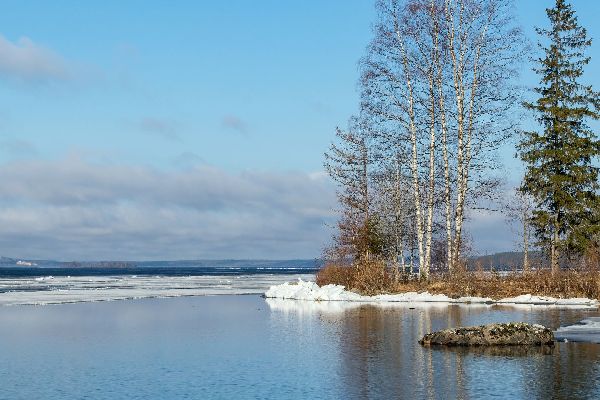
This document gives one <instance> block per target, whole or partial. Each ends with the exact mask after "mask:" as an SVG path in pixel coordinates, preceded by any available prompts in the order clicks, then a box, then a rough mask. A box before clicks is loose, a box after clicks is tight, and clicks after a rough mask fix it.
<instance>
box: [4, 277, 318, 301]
mask: <svg viewBox="0 0 600 400" xmlns="http://www.w3.org/2000/svg"><path fill="white" fill-rule="evenodd" d="M297 276H298V275H291V274H290V275H277V274H256V275H240V276H236V277H235V278H236V279H232V277H231V276H226V275H223V276H210V275H203V276H144V275H119V276H74V277H70V276H65V277H61V276H55V277H52V276H45V277H31V278H0V305H45V304H61V303H79V302H88V301H109V300H125V299H139V298H152V297H180V296H208V295H221V294H262V293H264V291H265V290H266V289H267V288H268V287H269V286H272V285H277V284H280V283H282V282H285V281H289V280H291V279H294V278H296V277H297ZM312 277H313V275H308V274H307V275H302V278H303V279H311V278H312Z"/></svg>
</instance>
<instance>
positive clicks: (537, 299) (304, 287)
mask: <svg viewBox="0 0 600 400" xmlns="http://www.w3.org/2000/svg"><path fill="white" fill-rule="evenodd" d="M265 297H267V298H277V299H291V300H309V301H347V302H365V303H366V302H369V303H452V304H508V305H529V306H538V305H542V306H553V307H557V306H558V307H562V306H564V307H570V306H575V307H598V301H597V300H591V299H586V298H575V299H556V298H553V297H543V296H532V295H529V294H528V295H522V296H516V297H511V298H505V299H502V300H498V301H494V300H492V299H490V298H485V297H461V298H457V299H453V298H450V297H448V296H446V295H443V294H431V293H429V292H421V293H417V292H407V293H399V294H382V295H377V296H362V295H360V294H358V293H354V292H351V291H348V290H345V288H344V286H340V285H324V286H319V285H317V284H316V283H315V282H307V281H304V280H302V279H301V278H300V279H298V281H297V282H291V283H290V282H285V283H283V284H279V285H274V286H271V287H270V288H269V290H267V291H266V292H265Z"/></svg>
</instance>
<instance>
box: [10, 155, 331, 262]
mask: <svg viewBox="0 0 600 400" xmlns="http://www.w3.org/2000/svg"><path fill="white" fill-rule="evenodd" d="M0 182H2V184H1V185H0V254H2V255H6V256H15V257H26V258H55V259H80V260H90V259H95V260H98V259H137V260H142V259H190V258H310V257H316V256H318V255H319V252H320V249H321V246H323V244H324V243H325V242H326V241H327V239H328V237H329V232H328V229H327V227H326V226H325V224H326V223H330V222H332V221H333V220H334V218H335V216H334V214H333V212H332V211H331V210H332V208H333V207H334V205H335V195H334V189H333V187H332V185H331V184H330V182H329V181H327V180H326V179H323V177H322V176H320V175H318V174H317V175H315V174H312V175H311V174H303V173H281V174H274V173H262V172H243V173H239V174H231V173H228V172H225V171H223V170H221V169H219V168H215V167H212V166H208V165H202V166H196V167H194V168H190V169H186V170H175V171H159V170H154V169H151V168H146V167H133V166H124V165H113V166H106V165H102V166H101V165H94V164H91V163H88V162H85V161H82V160H79V159H67V160H61V161H36V162H28V163H17V162H14V163H10V164H5V165H2V166H0Z"/></svg>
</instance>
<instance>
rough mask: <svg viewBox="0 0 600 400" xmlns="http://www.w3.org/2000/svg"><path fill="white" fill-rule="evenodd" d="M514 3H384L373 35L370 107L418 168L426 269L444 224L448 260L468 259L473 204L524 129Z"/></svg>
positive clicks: (367, 73) (417, 219)
mask: <svg viewBox="0 0 600 400" xmlns="http://www.w3.org/2000/svg"><path fill="white" fill-rule="evenodd" d="M509 7H510V4H507V2H505V1H500V0H481V1H472V0H406V1H401V0H379V1H378V2H377V10H378V21H377V24H376V25H375V28H374V39H373V40H372V42H371V44H370V46H369V48H368V53H367V55H366V56H365V57H364V59H363V60H362V62H361V67H362V79H361V88H362V102H361V106H362V110H363V111H364V113H365V114H366V115H369V118H371V119H372V120H373V121H374V124H373V126H374V139H375V141H376V142H379V143H380V147H382V148H384V149H386V150H387V155H388V157H389V158H390V159H391V158H392V157H394V158H397V159H399V160H401V161H402V162H403V163H404V164H405V165H406V166H407V169H408V170H409V172H410V173H409V175H410V180H411V188H410V190H411V192H412V198H413V207H412V212H413V213H414V228H415V235H414V236H415V239H416V246H417V252H418V260H419V271H420V273H421V275H422V276H423V277H424V278H427V277H428V275H429V267H430V263H431V247H432V241H433V240H434V236H435V235H437V234H438V233H437V230H436V227H437V226H443V227H444V230H445V239H446V240H445V242H446V247H447V249H446V252H447V266H448V268H449V269H450V270H451V271H452V270H453V269H454V268H455V266H456V265H457V264H458V263H459V262H460V259H461V247H462V242H463V239H462V238H463V229H464V228H463V227H464V221H465V218H466V214H467V208H468V207H469V206H470V205H472V204H474V202H476V201H477V199H478V198H479V197H482V196H489V191H490V189H491V188H493V186H494V182H495V180H494V179H491V178H492V174H491V171H493V170H494V168H495V167H496V164H495V160H496V158H495V157H494V153H495V152H496V151H497V149H498V147H499V146H500V144H502V143H503V142H504V141H505V140H506V139H507V138H508V137H509V136H511V135H512V134H513V133H514V131H515V124H514V123H513V121H514V119H512V118H510V113H511V111H512V110H513V109H514V107H515V105H516V104H517V100H518V91H516V90H514V87H512V86H511V84H510V82H511V79H512V78H514V76H515V74H516V64H515V63H516V62H517V61H518V60H519V58H520V56H521V55H522V47H520V43H522V35H521V32H520V30H519V29H518V28H516V27H514V24H513V22H512V19H511V14H510V10H509ZM384 153H385V151H384ZM438 211H440V212H438ZM439 214H441V215H443V218H442V219H443V221H437V222H436V221H435V220H434V218H436V215H439ZM439 222H441V223H439Z"/></svg>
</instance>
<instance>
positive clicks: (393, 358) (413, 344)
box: [267, 299, 600, 399]
mask: <svg viewBox="0 0 600 400" xmlns="http://www.w3.org/2000/svg"><path fill="white" fill-rule="evenodd" d="M267 302H268V304H269V306H270V308H271V310H272V312H273V313H275V314H276V313H281V312H284V313H285V314H286V315H287V319H286V323H289V324H294V323H296V322H295V321H297V320H298V319H302V321H303V322H302V323H303V324H306V323H308V322H309V321H311V322H312V323H314V324H315V325H316V326H317V327H321V328H323V329H311V330H310V333H311V334H318V335H321V334H325V333H326V334H327V335H328V337H327V338H326V339H327V340H328V341H329V342H330V345H331V346H333V347H334V348H335V349H336V351H337V359H338V366H337V374H336V376H337V377H338V378H339V382H337V383H338V384H339V388H340V390H341V391H342V394H343V396H344V398H428V399H450V398H453V399H454V398H455V399H471V398H487V397H491V396H499V397H501V398H514V399H517V398H555V399H571V398H600V385H599V384H598V382H600V363H598V361H600V345H596V344H583V343H559V344H557V345H556V346H555V347H554V348H551V347H500V348H498V347H496V348H440V347H431V348H424V347H421V346H420V345H419V344H418V343H417V341H418V339H420V338H421V337H422V336H423V335H424V334H426V333H428V332H431V331H434V330H438V329H445V328H449V327H456V326H470V325H481V324H486V323H491V322H510V321H523V322H529V323H539V324H542V325H546V326H548V327H550V328H553V329H556V328H557V327H558V326H561V325H566V324H571V323H573V322H576V321H578V320H581V319H583V318H586V317H588V316H589V314H590V312H589V310H587V311H586V310H573V309H570V310H569V309H566V310H560V309H551V308H544V307H531V306H528V307H507V306H488V305H481V306H477V305H475V306H473V305H471V306H464V305H446V304H432V303H428V304H421V305H408V304H388V305H374V304H355V303H336V302H302V301H294V300H274V299H267ZM319 339H320V340H323V338H322V337H321V338H319Z"/></svg>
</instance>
